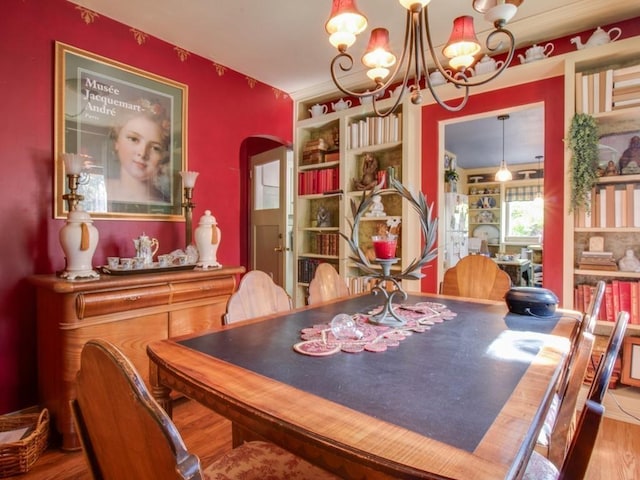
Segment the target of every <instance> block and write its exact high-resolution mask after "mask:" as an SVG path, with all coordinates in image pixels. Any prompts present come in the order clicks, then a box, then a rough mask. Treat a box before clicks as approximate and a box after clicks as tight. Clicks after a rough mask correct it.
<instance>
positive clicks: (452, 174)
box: [444, 168, 460, 192]
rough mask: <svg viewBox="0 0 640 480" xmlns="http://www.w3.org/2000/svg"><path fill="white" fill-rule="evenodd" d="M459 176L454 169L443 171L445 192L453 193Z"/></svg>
mask: <svg viewBox="0 0 640 480" xmlns="http://www.w3.org/2000/svg"><path fill="white" fill-rule="evenodd" d="M459 179H460V175H458V172H457V170H456V169H455V168H447V169H446V170H445V171H444V181H445V187H446V188H445V190H446V191H447V192H455V191H456V190H457V188H456V186H457V183H458V180H459Z"/></svg>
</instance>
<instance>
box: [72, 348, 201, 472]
mask: <svg viewBox="0 0 640 480" xmlns="http://www.w3.org/2000/svg"><path fill="white" fill-rule="evenodd" d="M76 393H77V395H76V399H75V400H73V401H72V412H73V417H74V420H75V423H76V426H77V429H78V434H79V436H80V441H81V443H82V446H83V449H84V451H85V454H86V457H87V460H88V463H89V466H90V468H91V470H92V473H93V477H94V478H95V479H104V480H111V479H113V480H118V479H123V478H136V479H156V478H163V479H164V478H166V479H187V478H188V479H200V478H201V476H202V474H201V470H200V460H199V459H198V457H197V456H196V455H192V454H190V453H189V452H187V449H186V447H185V445H184V442H183V441H182V438H181V437H180V434H179V433H178V431H177V429H176V427H175V426H174V424H173V422H172V421H171V419H170V418H169V416H168V415H167V414H166V413H165V411H164V410H163V409H162V408H161V407H160V406H159V405H158V404H157V403H156V401H155V400H154V399H153V398H152V397H151V395H150V394H149V392H148V390H147V388H146V387H145V385H144V382H143V380H142V378H141V377H140V375H139V374H138V373H137V372H136V370H135V367H134V366H133V365H132V364H131V362H130V361H129V360H128V359H127V358H126V357H125V356H124V355H123V354H122V353H121V352H120V351H119V350H118V349H117V348H116V347H115V346H113V345H111V344H110V343H108V342H106V341H102V340H90V341H89V342H87V343H86V344H85V346H84V347H83V349H82V353H81V356H80V371H79V372H78V375H77V382H76Z"/></svg>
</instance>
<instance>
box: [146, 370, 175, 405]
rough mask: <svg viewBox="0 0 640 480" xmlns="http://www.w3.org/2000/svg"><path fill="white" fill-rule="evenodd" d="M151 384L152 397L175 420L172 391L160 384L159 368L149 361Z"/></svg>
mask: <svg viewBox="0 0 640 480" xmlns="http://www.w3.org/2000/svg"><path fill="white" fill-rule="evenodd" d="M149 383H150V384H151V395H152V396H153V398H154V399H155V400H156V402H158V404H159V405H160V406H161V407H162V408H163V409H164V411H165V412H167V415H169V418H173V402H172V401H171V389H170V388H169V387H165V386H164V385H162V383H161V382H160V376H159V372H158V366H157V365H156V364H155V363H154V362H153V361H149Z"/></svg>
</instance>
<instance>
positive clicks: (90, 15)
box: [76, 6, 100, 25]
mask: <svg viewBox="0 0 640 480" xmlns="http://www.w3.org/2000/svg"><path fill="white" fill-rule="evenodd" d="M76 10H80V16H81V17H82V19H83V20H84V23H86V24H87V25H88V24H90V23H93V22H94V20H95V19H96V18H98V17H99V16H100V15H98V14H97V13H96V12H94V11H92V10H89V9H88V8H84V7H81V6H76Z"/></svg>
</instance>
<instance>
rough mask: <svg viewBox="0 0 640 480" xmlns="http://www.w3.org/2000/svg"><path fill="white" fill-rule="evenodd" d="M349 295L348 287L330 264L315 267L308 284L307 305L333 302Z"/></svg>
mask: <svg viewBox="0 0 640 480" xmlns="http://www.w3.org/2000/svg"><path fill="white" fill-rule="evenodd" d="M348 295H349V287H347V284H346V283H345V281H344V279H343V278H342V277H341V276H340V274H338V272H337V270H336V269H335V268H334V267H333V265H331V264H330V263H326V262H325V263H321V264H320V265H318V266H317V268H316V271H315V273H314V274H313V279H312V280H311V283H309V300H308V303H309V305H315V304H316V303H321V302H326V301H329V300H334V299H336V298H340V297H346V296H348Z"/></svg>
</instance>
